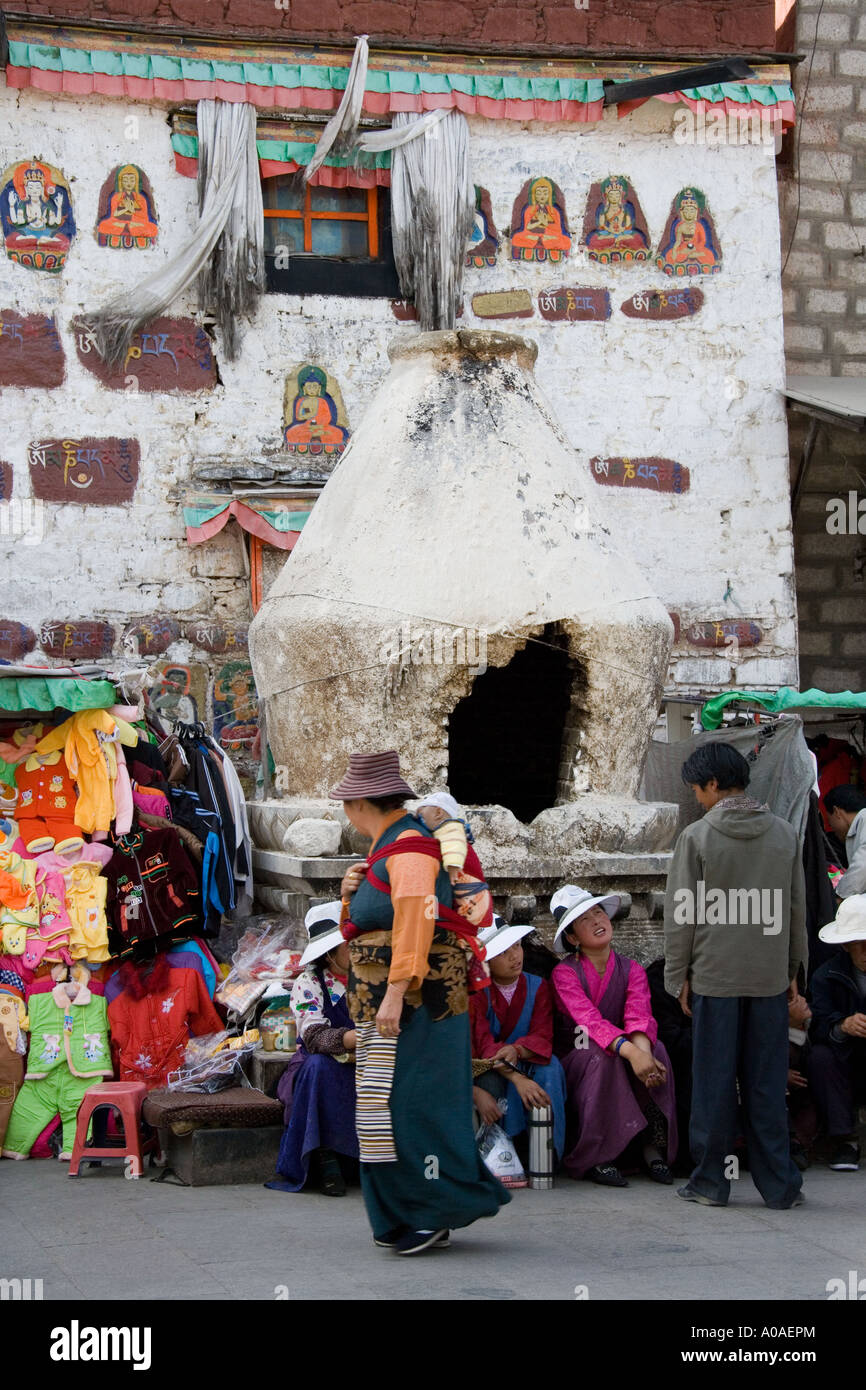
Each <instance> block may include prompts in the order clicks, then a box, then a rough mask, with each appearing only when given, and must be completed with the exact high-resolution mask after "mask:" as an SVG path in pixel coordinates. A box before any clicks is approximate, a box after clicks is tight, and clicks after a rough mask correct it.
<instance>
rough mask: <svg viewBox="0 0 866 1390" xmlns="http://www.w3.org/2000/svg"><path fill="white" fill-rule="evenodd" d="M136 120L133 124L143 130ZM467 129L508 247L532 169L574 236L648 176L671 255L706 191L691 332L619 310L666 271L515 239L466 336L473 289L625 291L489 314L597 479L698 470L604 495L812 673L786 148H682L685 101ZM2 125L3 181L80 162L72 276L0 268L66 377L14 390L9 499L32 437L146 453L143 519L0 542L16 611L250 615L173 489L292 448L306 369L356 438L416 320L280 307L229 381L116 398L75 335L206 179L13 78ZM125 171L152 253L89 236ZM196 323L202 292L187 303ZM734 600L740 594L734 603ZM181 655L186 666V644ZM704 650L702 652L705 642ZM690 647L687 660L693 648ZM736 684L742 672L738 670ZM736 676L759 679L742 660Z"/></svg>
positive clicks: (85, 513) (145, 268)
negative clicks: (591, 215)
mask: <svg viewBox="0 0 866 1390" xmlns="http://www.w3.org/2000/svg"><path fill="white" fill-rule="evenodd" d="M130 116H135V117H136V118H137V122H138V126H137V138H133V139H130V138H128V135H129V133H130V125H129V117H130ZM470 126H471V132H472V144H471V153H472V161H473V177H474V179H475V181H476V182H477V183H479V184H482V185H484V186H485V187H487V188H488V189H489V190H490V193H491V198H492V204H493V212H494V219H495V221H496V224H497V227H498V229H499V231H500V233H501V234H502V233H504V232H505V230H506V229H507V228H508V225H509V223H510V215H511V207H512V203H513V200H514V197H515V195H516V194H517V192H518V190H519V188H520V187H521V185H522V184H523V183H524V181H525V180H526V179H527V178H529V177H531V176H533V175H536V174H541V173H544V174H548V175H550V176H551V177H552V178H554V179H555V181H556V182H557V183H558V184H559V185H560V187H561V188H562V189H563V192H564V194H565V198H566V203H567V209H568V216H569V222H570V227H571V231H572V235H573V237H574V241H575V243H576V242H577V241H578V240H579V237H580V232H581V228H582V223H583V213H584V204H585V200H586V195H587V192H588V190H589V187H590V185H591V183H593V182H594V181H595V180H597V179H599V178H602V177H604V176H605V175H606V174H608V173H613V172H618V173H624V174H627V175H628V176H629V177H630V178H631V179H632V180H633V182H634V185H635V187H636V190H637V193H638V195H639V197H640V200H641V203H642V206H643V210H644V213H645V215H646V218H647V222H648V225H649V230H650V235H651V238H652V244H653V249H655V245H656V244H657V242H658V239H659V237H660V235H661V232H662V230H663V227H664V225H665V222H666V220H667V216H668V212H669V209H670V203H671V199H672V197H673V196H674V194H675V193H676V192H677V191H678V190H679V189H680V188H681V187H683V186H684V185H686V184H691V183H695V184H697V185H698V186H699V187H701V188H702V189H703V191H704V192H705V193H706V195H707V197H708V200H709V204H710V208H711V211H712V213H713V215H714V218H715V223H716V229H717V232H718V236H719V239H720V242H721V246H722V251H723V270H722V273H721V274H720V275H717V276H712V277H702V279H701V284H700V288H701V289H702V290H703V291H704V294H705V304H704V307H703V309H702V310H701V311H700V313H699V314H698V315H696V316H695V317H694V318H691V319H684V320H679V321H676V322H673V323H645V322H641V321H639V320H633V319H629V318H626V317H625V316H624V315H623V314H621V313H620V311H619V305H620V304H621V303H622V302H623V300H625V299H626V298H628V297H629V296H630V295H632V294H633V293H635V292H636V291H637V290H639V289H646V288H653V287H655V288H660V289H661V288H665V287H670V285H671V281H670V280H669V279H668V278H667V277H665V276H664V275H663V274H662V273H661V272H660V271H658V270H656V269H655V268H654V267H653V266H652V264H651V263H650V264H649V265H643V266H636V267H621V268H611V267H602V266H593V265H592V264H590V263H589V262H588V261H587V260H586V258H585V256H584V255H583V254H581V253H573V254H572V256H571V257H570V258H569V260H568V261H566V262H565V263H564V264H560V265H559V266H548V265H527V264H526V263H518V262H511V261H510V260H506V258H505V257H506V254H507V246H503V249H502V251H501V252H500V259H499V261H498V263H497V265H496V266H495V267H492V268H486V269H484V270H470V271H467V274H466V286H465V288H466V309H465V314H464V317H463V319H462V320H461V325H465V326H467V327H471V326H473V325H475V324H477V323H480V322H481V321H480V320H476V319H475V317H474V316H473V314H472V312H471V308H470V301H471V296H472V295H473V294H474V293H478V292H481V291H493V290H500V289H508V288H517V287H525V288H528V289H529V290H530V291H531V292H532V296H533V300H534V301H535V299H536V296H537V292H538V291H539V290H543V289H546V288H555V287H556V286H558V285H562V286H568V285H572V286H589V285H597V286H601V287H604V288H607V289H609V290H610V291H611V298H612V304H613V313H612V317H611V319H610V320H609V321H608V322H607V323H606V324H599V323H583V324H548V323H545V322H544V321H543V320H542V319H541V318H540V317H536V318H534V319H532V320H517V321H512V322H502V323H497V322H496V321H492V320H486V321H485V322H486V324H487V326H489V327H502V328H503V329H506V330H507V331H512V330H517V331H519V332H523V333H526V334H527V335H528V336H531V337H532V338H534V339H535V340H536V341H537V343H538V346H539V359H538V365H537V373H536V374H537V378H538V381H539V383H540V385H541V387H542V389H543V391H544V392H545V393H546V394H547V395H548V397H549V398H550V400H551V402H552V404H553V407H554V409H555V412H556V414H557V415H558V417H559V419H560V420H561V422H562V424H563V426H564V428H565V430H566V432H567V434H568V436H569V437H570V439H571V441H572V443H573V444H574V446H575V449H576V451H577V465H576V466H577V467H578V468H587V467H588V460H589V459H590V458H591V457H593V456H594V455H596V454H600V455H607V456H615V455H627V456H629V455H630V456H639V455H652V454H657V455H661V456H663V457H671V458H674V459H677V460H678V461H679V462H681V463H683V464H686V465H687V466H688V467H689V469H690V472H691V491H690V492H689V493H688V494H685V495H683V496H680V497H673V496H669V495H664V494H663V495H653V494H650V493H649V492H645V491H626V490H623V489H618V488H612V487H601V486H598V487H597V489H596V490H597V494H598V497H597V501H598V505H599V506H600V508H602V509H603V511H604V514H605V516H606V518H607V520H608V523H609V524H610V526H611V528H612V530H614V531H615V532H616V531H618V532H620V533H621V536H622V540H623V544H624V546H626V545H627V546H629V547H631V549H632V551H633V553H634V555H635V558H636V559H637V561H638V563H639V564H640V565H641V567H642V568H643V570H644V572H645V574H646V577H647V579H648V580H649V582H650V584H651V585H652V586H653V588H654V589H655V591H656V592H657V593H658V595H659V597H660V598H661V599H662V601H663V602H664V603H665V604H666V605H667V606H668V607H669V608H671V609H673V610H675V611H677V612H679V613H680V615H681V616H682V618H683V621H684V624H687V623H688V622H690V621H695V620H698V619H703V618H718V617H721V616H730V617H737V616H743V617H747V618H751V619H755V620H757V621H758V622H759V623H760V625H761V626H762V628H763V629H764V634H765V641H764V644H763V645H762V647H761V649H760V654H759V655H760V659H761V661H762V675H763V678H764V679H763V683H770V684H774V683H777V682H778V683H786V682H789V681H792V682H794V681H795V680H796V632H795V611H794V599H793V584H792V567H793V558H792V545H791V534H790V515H789V507H788V500H787V498H788V482H787V436H786V425H785V417H784V409H783V398H782V396H781V395H780V389H781V387H782V386H783V383H784V375H783V371H784V366H783V351H782V304H781V290H780V286H779V228H778V208H777V199H776V180H775V169H774V160H773V151H772V148H769V149H768V148H767V147H765V146H761V145H755V146H752V145H748V146H735V147H730V146H727V147H726V146H722V147H714V148H708V147H707V146H705V145H704V146H700V145H681V144H678V143H677V142H676V141H675V140H674V138H673V108H670V107H668V106H666V105H663V104H661V103H658V102H655V103H650V104H649V105H647V106H645V107H644V108H642V109H641V110H640V111H638V112H635V113H633V114H632V115H630V116H628V117H626V118H625V119H623V120H616V119H605V121H603V122H602V123H601V124H600V125H599V126H597V127H581V126H568V127H552V126H549V125H545V124H541V123H536V122H533V123H526V124H519V123H515V122H510V121H502V122H493V121H484V120H480V119H474V118H473V119H472V120H471V121H470ZM0 132H2V144H0V164H2V167H5V166H6V165H7V164H10V163H12V162H13V161H15V160H17V159H20V158H26V157H28V156H30V155H38V156H39V157H41V158H43V159H44V160H46V161H47V162H49V163H51V164H55V165H58V166H59V167H60V168H61V169H62V170H63V172H64V173H65V174H66V176H67V178H68V179H69V180H70V184H71V190H72V197H73V205H74V212H75V218H76V223H77V226H78V235H77V237H76V239H75V241H74V242H73V245H72V248H71V251H70V255H69V259H68V261H67V265H66V268H65V271H64V272H63V273H62V274H61V275H60V276H57V277H55V276H50V275H46V274H43V273H37V272H34V271H31V270H27V269H24V268H22V267H20V266H17V265H15V264H14V263H13V262H11V261H10V260H8V258H7V257H6V256H5V255H2V256H0V308H17V309H19V310H20V311H21V312H25V313H35V312H40V313H54V314H55V315H56V319H57V325H58V330H59V332H60V334H61V337H62V339H63V344H64V349H65V355H66V364H67V376H66V381H65V382H64V384H63V386H61V387H59V388H57V389H55V390H51V391H42V390H15V389H9V390H4V391H3V392H2V398H3V399H2V417H3V435H2V443H0V457H2V458H5V459H6V460H7V461H8V462H9V463H11V464H12V465H13V469H14V475H15V483H14V495H15V496H19V497H24V496H27V495H29V491H30V488H29V478H28V469H27V446H28V443H29V442H30V441H31V440H35V439H39V438H49V437H54V438H57V437H60V438H69V437H71V438H76V437H81V436H84V435H90V434H94V435H109V434H119V435H131V436H134V437H137V438H138V440H139V442H140V445H141V467H140V481H139V485H138V489H137V492H136V496H135V500H134V502H133V504H132V505H131V506H129V507H125V508H117V507H96V506H85V507H81V506H73V505H69V506H59V505H52V504H48V503H46V504H45V522H46V530H45V536H44V540H43V542H42V543H41V544H40V545H39V546H30V547H28V548H27V550H26V552H22V549H21V547H20V543H17V542H16V541H15V540H14V538H9V537H6V536H2V535H0V554H3V555H4V557H5V559H6V566H7V568H6V579H5V584H4V590H5V592H4V600H3V604H2V608H3V613H2V616H3V617H6V618H15V619H18V620H20V621H24V622H27V623H29V624H30V625H31V626H33V627H34V628H36V629H38V626H39V624H40V622H42V621H44V620H47V619H52V618H67V619H68V618H89V617H93V616H100V617H106V618H109V619H113V620H114V621H115V622H116V623H117V625H118V626H120V625H121V623H122V622H124V621H127V620H128V619H130V618H131V617H134V616H137V615H139V616H141V615H146V614H151V613H154V612H168V613H173V614H175V615H177V616H180V617H181V618H192V617H195V616H222V617H227V618H232V619H235V620H245V619H246V618H248V617H249V598H248V584H247V580H246V578H245V576H244V574H243V571H242V563H241V559H240V550H239V547H238V546H237V544H236V543H235V542H234V541H233V539H232V538H231V537H230V536H226V535H223V536H222V537H220V538H219V539H218V540H217V541H214V542H211V543H210V544H208V545H205V546H201V547H197V548H195V549H193V550H190V549H189V548H188V547H187V544H186V540H185V535H184V528H183V522H182V517H181V512H180V503H179V497H180V495H181V494H182V492H183V489H184V485H185V483H186V482H187V480H188V478H189V476H190V473H191V470H192V467H193V465H194V463H195V462H196V461H197V460H198V459H201V458H204V457H209V456H213V455H216V454H226V455H231V456H236V457H238V458H240V459H243V458H244V457H245V456H248V455H250V454H258V453H260V452H261V451H262V450H263V449H268V450H270V449H273V448H274V447H276V446H278V445H279V443H280V439H281V421H282V398H283V386H284V380H285V376H286V373H287V371H288V369H289V367H290V366H291V365H292V364H294V363H295V362H297V361H299V360H301V359H313V360H316V361H319V362H321V363H322V364H323V365H324V366H326V367H327V369H328V370H329V371H331V372H333V373H334V374H335V375H336V377H337V380H338V382H339V384H340V387H341V389H342V392H343V396H344V399H345V402H346V408H347V411H348V414H349V422H350V425H357V423H358V422H359V420H360V418H361V415H362V414H363V412H364V410H365V407H366V404H367V402H368V400H369V399H370V398H371V396H372V394H373V392H374V390H375V388H376V386H377V385H378V384H379V382H380V381H381V379H382V377H383V376H384V375H385V372H386V370H387V365H388V359H387V345H388V343H389V341H391V340H392V339H393V338H394V336H395V335H396V334H398V333H405V332H407V329H406V327H405V325H400V324H398V323H397V322H396V320H395V319H394V317H393V314H392V312H391V309H390V306H389V304H388V303H387V302H386V301H377V300H347V299H339V298H324V297H312V296H311V297H307V298H289V297H287V296H266V297H264V299H263V300H262V302H261V305H260V307H259V310H258V312H257V315H256V319H255V323H254V324H253V325H252V326H251V327H250V328H249V329H248V330H247V334H246V338H245V341H244V345H243V350H242V354H241V357H240V359H239V360H238V361H237V362H235V363H229V362H226V361H225V360H224V359H223V357H222V356H221V354H220V349H219V343H217V360H218V363H219V371H220V375H221V378H222V384H221V385H220V386H218V387H217V388H216V389H215V390H214V391H213V392H212V393H210V394H208V393H199V394H197V395H176V396H172V395H164V396H163V395H154V394H151V393H146V394H141V395H134V394H132V393H125V392H115V391H109V390H107V389H106V388H104V387H103V386H101V385H100V384H99V382H98V381H97V380H96V378H95V377H93V376H91V375H90V374H89V373H88V372H86V371H85V369H84V368H83V367H82V366H81V365H80V364H79V362H78V359H77V356H76V353H75V347H74V343H73V340H72V337H71V334H70V333H69V332H68V325H69V322H70V320H71V319H72V318H73V317H74V316H75V315H76V314H78V313H80V312H81V311H82V310H89V309H93V308H94V307H97V306H98V305H99V304H101V303H102V302H103V301H104V300H105V299H106V298H107V297H108V296H109V295H110V294H111V293H113V292H114V291H115V290H119V289H120V288H121V287H123V286H125V285H127V284H128V283H129V282H130V280H131V279H132V278H133V277H134V278H139V277H143V276H144V275H145V274H146V273H147V272H149V271H150V270H151V269H153V268H154V267H156V266H157V265H159V264H160V263H161V262H162V261H163V260H164V259H165V258H167V257H168V256H169V255H170V254H171V253H172V252H174V251H175V250H176V249H177V248H178V247H179V246H180V244H181V243H182V241H183V239H184V237H185V236H186V235H187V234H188V233H189V231H190V229H191V228H192V226H193V225H194V222H195V218H196V211H195V206H196V205H195V182H194V181H193V180H190V179H185V178H182V177H181V176H180V175H178V174H177V173H176V172H175V169H174V159H173V155H172V152H171V147H170V142H169V126H168V123H167V109H163V108H161V107H159V106H147V105H144V104H140V103H136V104H131V103H127V102H125V101H116V102H115V101H111V100H108V99H99V100H91V101H86V100H81V101H79V100H75V99H68V98H62V97H51V96H47V95H43V94H40V93H37V92H31V91H25V92H13V91H7V90H5V89H4V88H2V87H0ZM127 160H131V161H133V162H135V163H136V164H139V165H140V166H141V167H142V168H143V169H144V171H145V172H146V173H147V175H148V176H149V178H150V180H151V184H152V186H153V191H154V196H155V200H156V207H157V211H158V216H159V222H160V236H159V241H158V244H157V246H156V247H154V248H152V249H150V250H148V251H144V252H141V251H126V252H123V251H114V250H111V249H108V248H100V247H98V246H97V244H96V239H95V236H94V233H93V228H94V224H95V220H96V209H97V200H98V194H99V189H100V187H101V185H102V183H103V181H104V179H105V177H106V175H107V174H108V172H109V170H110V169H111V168H112V167H113V166H114V165H116V164H118V163H121V162H125V161H127ZM692 283H694V282H692ZM194 310H195V305H194V301H193V299H192V298H190V299H189V300H188V301H187V302H178V303H177V304H175V305H174V306H173V308H172V310H171V312H172V313H174V314H191V313H194ZM408 331H411V330H408ZM594 486H595V485H594ZM22 554H23V555H24V559H25V563H23V564H22V563H19V562H20V560H21V557H22ZM728 589H730V592H731V595H732V597H730V598H729V599H728V600H727V602H726V601H725V598H724V595H725V593H726V591H727V590H728ZM170 654H171V655H177V656H178V657H180V656H181V655H182V651H181V649H180V648H178V649H177V651H175V650H174V649H171V652H170ZM691 654H692V655H695V656H698V655H701V654H700V653H698V652H696V651H695V650H694V649H691ZM684 655H688V649H686V648H681V649H680V651H679V656H680V657H682V656H684ZM704 655H709V654H704ZM757 655H758V654H757V653H756V656H757ZM744 656H746V658H747V654H744ZM768 659H769V664H768ZM718 670H719V671H720V672H721V674H722V676H724V672H723V669H722V666H721V665H720V666H719V667H718ZM774 673H775V674H774ZM679 674H680V676H681V678H682V676H683V674H684V669H683V668H682V667H681V668H680V672H679ZM756 674H757V671H756ZM736 679H738V681H740V682H744V681H747V680H748V679H749V677H748V660H747V659H746V660H745V661H744V664H743V665H742V666H741V667H740V670H739V672H737V673H736ZM682 683H683V684H689V682H688V681H684V682H682ZM723 683H724V680H723Z"/></svg>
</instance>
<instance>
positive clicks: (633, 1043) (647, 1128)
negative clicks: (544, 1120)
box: [550, 883, 677, 1187]
mask: <svg viewBox="0 0 866 1390" xmlns="http://www.w3.org/2000/svg"><path fill="white" fill-rule="evenodd" d="M619 905H620V899H619V898H618V897H617V896H616V895H615V894H613V895H611V896H610V897H605V898H594V897H593V896H592V894H591V893H588V892H586V890H585V889H583V888H578V887H576V886H575V885H574V884H571V883H569V884H566V885H565V887H564V888H560V889H559V891H558V892H557V893H554V895H553V897H552V898H551V900H550V908H551V911H552V913H553V915H554V917H555V918H556V921H557V931H556V937H555V940H554V949H555V950H558V951H559V952H560V953H564V954H565V959H564V960H563V961H562V963H561V964H560V965H557V967H556V969H555V970H554V971H553V974H552V975H551V977H550V983H551V986H552V987H553V994H554V1008H555V1028H554V1051H555V1053H556V1055H557V1056H558V1057H559V1059H560V1061H561V1062H562V1066H563V1069H564V1071H565V1080H566V1086H567V1100H566V1115H567V1120H568V1121H569V1122H570V1126H569V1128H570V1139H571V1140H574V1141H575V1142H574V1143H573V1145H572V1147H571V1148H570V1149H569V1139H567V1140H566V1149H567V1152H566V1155H565V1158H564V1160H563V1163H564V1167H565V1170H566V1172H567V1173H568V1174H569V1176H570V1177H573V1178H583V1177H586V1178H589V1179H591V1180H592V1181H593V1182H597V1183H600V1184H602V1185H603V1186H605V1187H627V1186H628V1183H627V1182H626V1180H625V1178H624V1177H623V1176H622V1174H621V1172H620V1170H619V1168H618V1167H617V1164H616V1160H617V1159H618V1158H619V1157H620V1155H621V1154H622V1153H623V1152H624V1151H625V1149H626V1148H628V1146H629V1145H630V1144H631V1142H632V1140H637V1141H638V1144H639V1146H640V1151H641V1154H642V1157H643V1160H644V1163H645V1165H646V1168H647V1171H648V1173H649V1176H650V1177H651V1178H652V1179H653V1180H654V1181H655V1182H661V1183H670V1182H671V1181H672V1178H671V1173H670V1169H669V1168H668V1165H667V1161H666V1159H667V1155H669V1154H675V1153H676V1148H677V1121H676V1107H675V1103H674V1087H673V1072H672V1069H671V1065H670V1062H669V1060H668V1055H667V1052H666V1051H665V1049H664V1047H663V1045H662V1044H661V1043H660V1042H659V1041H658V1028H657V1026H656V1022H655V1019H654V1018H653V1016H652V1010H651V1007H650V991H649V984H648V982H647V977H646V972H645V971H644V969H643V968H642V966H640V965H638V963H637V961H634V960H629V959H628V957H627V956H620V955H618V954H617V952H616V951H614V950H613V948H612V946H611V939H612V937H613V926H612V923H611V917H612V916H613V914H614V913H615V912H616V910H617V908H618V907H619Z"/></svg>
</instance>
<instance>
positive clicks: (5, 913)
mask: <svg viewBox="0 0 866 1390" xmlns="http://www.w3.org/2000/svg"><path fill="white" fill-rule="evenodd" d="M38 930H39V899H38V897H37V893H36V865H35V863H34V862H33V860H32V859H22V857H21V855H20V854H16V853H15V852H14V851H13V850H0V949H2V950H3V951H5V952H7V953H8V954H9V955H10V956H23V954H24V951H25V949H26V947H27V933H28V931H37V932H38Z"/></svg>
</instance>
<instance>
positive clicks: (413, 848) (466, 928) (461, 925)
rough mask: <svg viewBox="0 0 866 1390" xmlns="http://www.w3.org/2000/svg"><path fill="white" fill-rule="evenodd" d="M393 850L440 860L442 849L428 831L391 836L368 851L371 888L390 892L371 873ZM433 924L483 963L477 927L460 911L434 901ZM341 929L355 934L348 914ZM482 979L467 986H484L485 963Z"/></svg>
mask: <svg viewBox="0 0 866 1390" xmlns="http://www.w3.org/2000/svg"><path fill="white" fill-rule="evenodd" d="M392 854H427V855H429V856H430V858H431V859H437V860H439V862H440V863H441V860H442V850H441V848H440V845H439V841H438V840H436V839H434V838H433V837H432V836H427V835H406V836H405V838H403V839H401V840H393V841H392V842H391V844H389V845H382V846H381V847H380V848H379V849H375V850H373V852H372V853H371V854H368V855H367V882H368V883H370V884H372V886H373V887H374V888H378V890H379V892H380V893H388V894H389V895H390V893H391V885H390V884H388V883H385V881H384V879H381V878H379V876H378V874H375V873H373V865H374V864H377V863H378V862H379V860H380V859H390V857H391V855H392ZM436 925H437V926H438V927H443V928H444V929H445V930H446V931H450V932H452V933H453V935H454V936H457V937H460V939H461V940H462V941H465V942H466V943H467V945H468V946H469V948H470V950H471V951H472V954H473V955H474V956H475V957H476V959H477V960H478V961H479V962H481V963H482V964H483V962H484V950H483V948H482V947H481V946H480V945H479V942H478V937H477V936H476V930H477V929H476V928H475V927H474V926H473V925H472V923H471V922H469V921H467V919H466V918H465V917H461V916H460V913H459V912H455V911H454V909H453V908H452V907H445V905H444V904H443V903H440V902H437V904H436ZM340 931H341V932H342V934H343V937H344V939H345V940H346V941H351V940H353V939H354V937H356V936H358V935H359V933H358V928H357V927H356V926H355V924H354V922H352V921H350V920H349V919H348V918H347V919H346V920H345V921H344V922H343V923H342V925H341V927H340ZM484 971H485V979H484V981H483V983H480V984H475V983H474V982H473V980H470V989H485V988H486V985H487V983H488V982H489V973H488V972H487V969H486V966H485V967H484Z"/></svg>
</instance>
